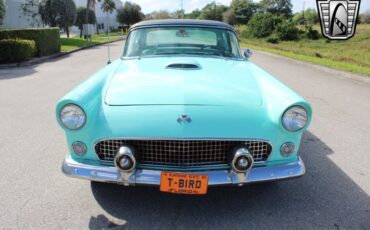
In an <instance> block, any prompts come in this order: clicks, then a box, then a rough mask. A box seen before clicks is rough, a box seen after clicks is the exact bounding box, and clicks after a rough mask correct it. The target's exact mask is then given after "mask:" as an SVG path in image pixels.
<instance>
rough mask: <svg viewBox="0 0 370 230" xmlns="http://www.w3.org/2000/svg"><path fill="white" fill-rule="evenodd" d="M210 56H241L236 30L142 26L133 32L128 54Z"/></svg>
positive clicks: (130, 36)
mask: <svg viewBox="0 0 370 230" xmlns="http://www.w3.org/2000/svg"><path fill="white" fill-rule="evenodd" d="M156 55H207V56H219V57H226V58H240V52H239V45H238V41H237V38H236V35H235V33H233V32H231V31H229V30H226V29H217V28H198V27H156V28H139V29H136V30H133V31H132V32H130V35H129V37H128V40H127V43H126V48H125V52H124V55H123V56H124V57H145V56H156Z"/></svg>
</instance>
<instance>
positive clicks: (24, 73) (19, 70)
mask: <svg viewBox="0 0 370 230" xmlns="http://www.w3.org/2000/svg"><path fill="white" fill-rule="evenodd" d="M34 67H35V66H29V67H14V68H9V69H0V81H1V80H10V79H15V78H22V77H29V76H32V75H33V74H35V73H37V71H36V70H35V69H34ZM35 76H36V75H35Z"/></svg>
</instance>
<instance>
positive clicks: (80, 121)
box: [59, 104, 86, 130]
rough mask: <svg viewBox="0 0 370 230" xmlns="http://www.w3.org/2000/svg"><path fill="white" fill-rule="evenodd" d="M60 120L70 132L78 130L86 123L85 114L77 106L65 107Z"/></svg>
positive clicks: (60, 114)
mask: <svg viewBox="0 0 370 230" xmlns="http://www.w3.org/2000/svg"><path fill="white" fill-rule="evenodd" d="M59 118H60V121H61V122H62V124H63V125H64V127H66V128H67V129H70V130H77V129H80V128H82V127H83V126H84V124H85V122H86V115H85V112H84V111H83V110H82V109H81V108H80V107H79V106H77V105H74V104H68V105H65V106H64V107H63V108H62V109H61V110H60V113H59Z"/></svg>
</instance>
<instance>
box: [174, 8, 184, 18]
mask: <svg viewBox="0 0 370 230" xmlns="http://www.w3.org/2000/svg"><path fill="white" fill-rule="evenodd" d="M171 15H172V17H173V18H184V16H185V11H184V10H176V11H175V12H173V13H172V14H171Z"/></svg>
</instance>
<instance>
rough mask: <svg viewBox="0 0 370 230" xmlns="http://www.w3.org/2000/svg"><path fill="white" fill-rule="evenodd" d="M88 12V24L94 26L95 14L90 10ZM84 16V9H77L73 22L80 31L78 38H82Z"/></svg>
mask: <svg viewBox="0 0 370 230" xmlns="http://www.w3.org/2000/svg"><path fill="white" fill-rule="evenodd" d="M89 11H90V13H89V24H95V23H96V16H95V12H94V11H93V10H91V9H90V10H89ZM85 15H86V7H79V8H77V17H76V21H75V26H77V27H78V28H79V29H80V38H81V37H82V28H83V24H84V23H85Z"/></svg>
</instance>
